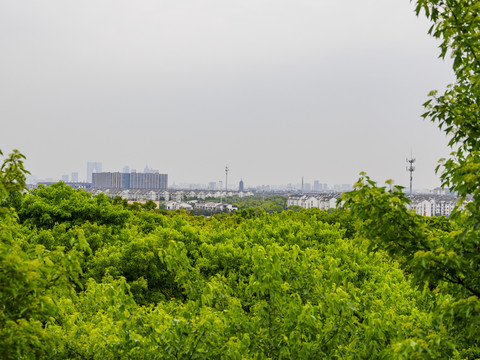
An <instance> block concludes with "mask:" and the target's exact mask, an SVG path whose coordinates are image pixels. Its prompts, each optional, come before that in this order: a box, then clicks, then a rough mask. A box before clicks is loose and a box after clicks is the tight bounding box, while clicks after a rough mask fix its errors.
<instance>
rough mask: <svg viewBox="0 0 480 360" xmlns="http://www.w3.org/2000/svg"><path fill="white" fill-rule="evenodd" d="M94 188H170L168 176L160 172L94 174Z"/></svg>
mask: <svg viewBox="0 0 480 360" xmlns="http://www.w3.org/2000/svg"><path fill="white" fill-rule="evenodd" d="M92 187H93V188H96V189H148V190H166V189H167V187H168V175H167V174H159V173H158V170H157V172H150V173H133V172H131V173H121V172H100V173H93V174H92Z"/></svg>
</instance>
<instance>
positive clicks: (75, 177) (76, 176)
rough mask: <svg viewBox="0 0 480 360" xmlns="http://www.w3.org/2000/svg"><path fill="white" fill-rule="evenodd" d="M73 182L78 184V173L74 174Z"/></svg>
mask: <svg viewBox="0 0 480 360" xmlns="http://www.w3.org/2000/svg"><path fill="white" fill-rule="evenodd" d="M72 182H78V172H72Z"/></svg>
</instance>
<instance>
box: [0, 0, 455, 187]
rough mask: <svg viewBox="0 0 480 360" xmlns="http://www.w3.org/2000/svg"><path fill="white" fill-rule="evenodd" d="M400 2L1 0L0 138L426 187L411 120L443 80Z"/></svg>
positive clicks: (442, 69) (427, 152) (103, 155)
mask: <svg viewBox="0 0 480 360" xmlns="http://www.w3.org/2000/svg"><path fill="white" fill-rule="evenodd" d="M428 27H429V23H428V22H427V20H425V19H424V18H423V17H421V18H417V17H416V16H415V13H414V4H412V3H410V1H409V0H362V1H358V0H343V1H338V0H295V1H293V0H144V1H125V0H101V1H99V0H84V1H65V0H49V1H33V0H22V1H17V0H2V1H1V2H0V119H1V130H0V149H2V150H3V151H4V153H6V152H9V151H10V150H11V149H14V148H17V149H19V150H20V151H21V152H23V153H24V154H25V155H26V156H27V162H26V166H27V168H28V169H29V170H30V171H31V173H32V174H33V175H35V176H36V177H38V178H46V177H60V176H61V175H62V174H70V173H71V172H73V171H78V172H79V173H80V178H85V176H86V174H85V173H86V163H87V161H99V162H102V163H103V169H104V171H121V170H122V168H123V166H125V165H129V166H130V167H131V168H137V170H139V171H140V170H143V168H144V167H145V165H147V164H148V166H149V167H151V168H155V169H159V170H160V172H162V173H168V174H169V182H170V183H173V182H176V183H179V182H192V183H193V182H208V181H218V180H221V179H223V178H224V167H225V165H228V166H229V167H230V169H231V171H230V174H229V182H230V181H232V182H236V181H238V180H240V178H243V179H244V181H245V183H246V185H257V184H283V183H298V182H300V181H301V176H302V175H303V176H304V177H305V181H306V182H313V180H315V179H317V180H320V181H321V182H322V183H329V184H335V183H354V182H355V181H356V179H357V178H358V174H359V172H360V171H366V172H367V173H368V174H369V175H370V176H371V177H373V178H374V179H375V180H377V181H379V182H381V183H383V181H384V180H386V179H389V178H393V179H394V180H395V182H396V183H398V184H401V185H407V184H408V173H407V172H406V170H405V165H406V163H405V158H406V157H407V156H409V155H410V151H412V152H413V155H414V157H416V158H417V163H416V165H417V170H416V171H415V173H414V179H415V180H414V187H416V188H433V187H435V186H438V185H439V184H440V182H439V180H438V176H436V175H435V173H434V168H435V166H436V165H437V161H438V159H439V158H441V157H445V156H447V155H448V153H449V150H448V148H447V145H446V144H447V139H446V138H445V136H444V135H443V133H441V132H440V130H438V128H437V127H436V125H434V124H433V123H430V122H427V121H424V120H422V119H421V117H420V114H421V113H422V112H423V109H422V103H423V102H425V101H426V100H427V94H428V92H429V91H430V90H432V89H440V90H441V89H443V88H444V87H445V85H446V84H448V83H451V82H452V80H453V75H452V71H451V70H450V64H449V62H448V61H447V62H444V61H442V60H439V59H438V54H439V50H438V48H437V46H438V43H437V42H436V41H435V40H433V39H432V38H430V37H429V36H428V35H427V30H428Z"/></svg>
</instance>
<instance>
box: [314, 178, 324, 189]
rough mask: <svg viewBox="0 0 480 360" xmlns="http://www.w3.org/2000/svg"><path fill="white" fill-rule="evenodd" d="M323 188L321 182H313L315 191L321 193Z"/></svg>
mask: <svg viewBox="0 0 480 360" xmlns="http://www.w3.org/2000/svg"><path fill="white" fill-rule="evenodd" d="M321 190H322V186H321V185H320V181H318V180H314V181H313V191H321Z"/></svg>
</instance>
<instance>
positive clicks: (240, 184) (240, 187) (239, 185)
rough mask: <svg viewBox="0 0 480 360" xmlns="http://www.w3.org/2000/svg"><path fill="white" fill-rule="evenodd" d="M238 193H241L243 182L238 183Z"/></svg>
mask: <svg viewBox="0 0 480 360" xmlns="http://www.w3.org/2000/svg"><path fill="white" fill-rule="evenodd" d="M238 191H243V180H240V182H239V183H238Z"/></svg>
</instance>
